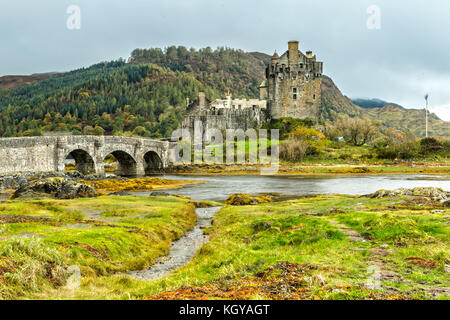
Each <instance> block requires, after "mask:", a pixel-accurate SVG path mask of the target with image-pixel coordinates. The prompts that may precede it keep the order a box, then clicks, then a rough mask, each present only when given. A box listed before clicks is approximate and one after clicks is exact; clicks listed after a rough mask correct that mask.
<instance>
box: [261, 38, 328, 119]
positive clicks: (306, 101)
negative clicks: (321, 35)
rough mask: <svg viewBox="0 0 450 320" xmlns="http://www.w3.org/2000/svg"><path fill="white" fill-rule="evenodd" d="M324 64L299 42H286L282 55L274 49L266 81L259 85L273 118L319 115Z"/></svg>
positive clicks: (314, 117)
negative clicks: (300, 46) (301, 46)
mask: <svg viewBox="0 0 450 320" xmlns="http://www.w3.org/2000/svg"><path fill="white" fill-rule="evenodd" d="M322 72H323V63H322V62H319V61H316V57H315V56H313V54H312V52H311V51H307V52H306V55H305V54H303V53H302V52H301V51H300V50H299V43H298V41H289V42H288V50H287V51H286V52H285V53H284V54H283V55H281V56H278V54H277V53H276V52H275V54H274V55H273V56H272V59H271V62H270V63H269V65H268V66H267V68H266V80H265V81H264V82H263V83H262V84H261V86H260V96H261V98H262V97H263V96H264V97H267V106H268V111H269V112H270V117H271V118H272V119H280V118H284V117H292V118H297V119H305V118H312V119H317V118H318V117H319V110H320V105H321V82H322V80H321V77H322Z"/></svg>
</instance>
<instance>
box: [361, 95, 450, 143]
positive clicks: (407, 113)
mask: <svg viewBox="0 0 450 320" xmlns="http://www.w3.org/2000/svg"><path fill="white" fill-rule="evenodd" d="M353 103H354V104H356V105H358V106H360V107H362V108H364V109H366V110H365V111H364V114H365V115H366V116H368V117H369V118H371V119H375V120H378V121H381V123H382V128H389V127H392V128H396V129H399V130H402V131H405V132H407V131H409V132H412V133H414V134H415V135H416V136H418V137H423V136H425V110H423V109H407V108H404V107H402V106H401V105H398V104H396V103H390V102H386V101H383V100H380V99H353ZM428 125H429V128H428V129H429V130H428V131H429V134H430V135H433V136H445V137H448V136H449V135H450V122H448V121H443V120H441V119H440V118H439V117H438V116H437V115H436V114H434V113H432V114H430V115H429V122H428Z"/></svg>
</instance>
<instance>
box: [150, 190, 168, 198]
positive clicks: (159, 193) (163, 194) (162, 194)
mask: <svg viewBox="0 0 450 320" xmlns="http://www.w3.org/2000/svg"><path fill="white" fill-rule="evenodd" d="M149 196H150V197H167V196H170V194H168V193H167V192H164V191H153V192H152V193H150V194H149Z"/></svg>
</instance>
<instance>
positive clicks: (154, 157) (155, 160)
mask: <svg viewBox="0 0 450 320" xmlns="http://www.w3.org/2000/svg"><path fill="white" fill-rule="evenodd" d="M162 169H163V161H162V159H161V157H160V156H159V154H158V152H156V151H153V150H150V151H147V152H146V153H145V154H144V172H145V174H146V175H150V174H155V173H161V171H162Z"/></svg>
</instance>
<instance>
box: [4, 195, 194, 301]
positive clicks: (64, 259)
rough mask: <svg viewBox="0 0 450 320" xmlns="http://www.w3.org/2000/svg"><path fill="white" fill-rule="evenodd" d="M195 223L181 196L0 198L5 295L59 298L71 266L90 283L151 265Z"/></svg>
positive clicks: (187, 205) (192, 211) (187, 203)
mask: <svg viewBox="0 0 450 320" xmlns="http://www.w3.org/2000/svg"><path fill="white" fill-rule="evenodd" d="M196 220H197V216H196V214H195V212H194V205H193V204H192V203H190V202H189V201H188V200H185V199H180V198H176V197H165V198H159V197H151V198H144V197H134V196H127V197H112V196H109V197H98V198H89V199H77V200H50V199H45V200H15V201H8V202H5V203H2V204H0V298H7V299H8V298H23V297H26V298H49V297H55V298H56V297H58V295H59V294H64V293H65V291H64V289H61V288H62V287H63V286H64V285H65V283H66V279H67V277H68V274H67V269H68V267H69V266H72V265H75V266H78V267H79V268H80V272H81V277H82V278H83V281H84V282H87V283H88V282H90V281H91V280H92V279H97V278H98V277H100V276H110V275H112V274H117V273H121V272H124V271H128V270H138V269H143V268H146V267H148V266H149V265H151V264H152V263H153V262H155V260H156V259H157V258H158V257H160V256H161V255H164V254H166V253H167V252H168V250H169V248H170V244H171V243H172V241H174V240H175V239H178V238H180V237H181V236H182V235H183V234H184V233H185V232H186V231H187V230H189V229H191V228H192V227H193V226H194V225H195V223H196ZM58 290H59V291H61V293H58ZM69 293H70V292H69Z"/></svg>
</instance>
